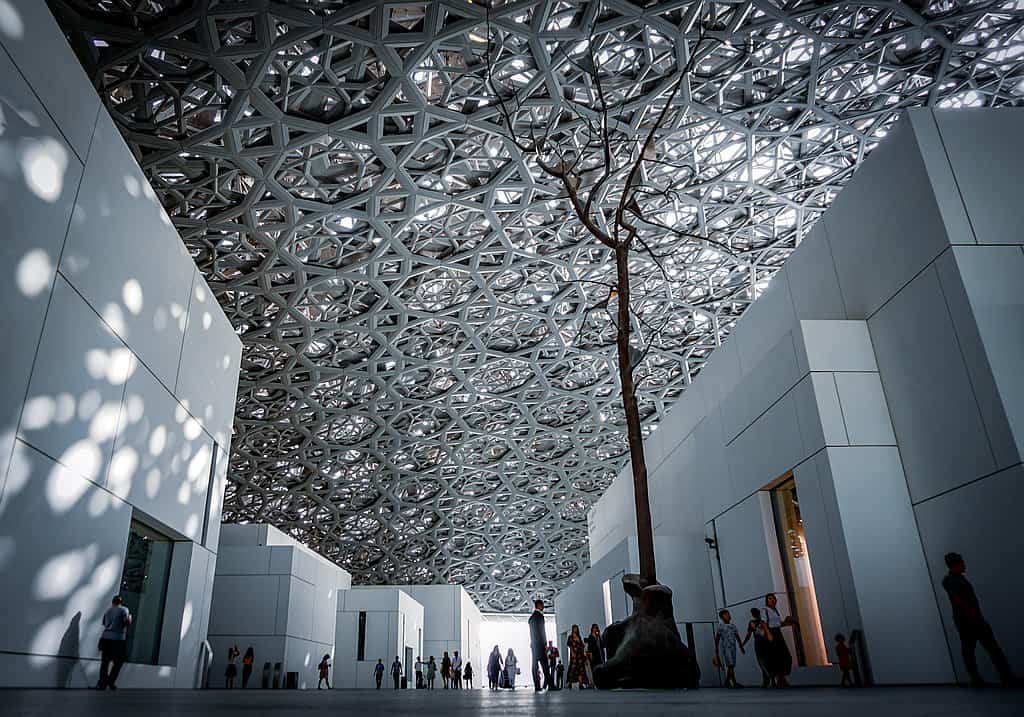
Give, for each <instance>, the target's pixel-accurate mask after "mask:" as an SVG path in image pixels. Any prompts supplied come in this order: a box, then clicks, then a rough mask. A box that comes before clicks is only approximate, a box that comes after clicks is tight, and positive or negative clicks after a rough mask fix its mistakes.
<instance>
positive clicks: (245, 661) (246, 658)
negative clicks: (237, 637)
mask: <svg viewBox="0 0 1024 717" xmlns="http://www.w3.org/2000/svg"><path fill="white" fill-rule="evenodd" d="M254 662H256V651H255V650H253V649H252V645H250V646H249V647H247V648H246V649H245V654H244V655H243V656H242V689H243V690H244V689H245V688H246V687H248V686H249V678H251V677H252V666H253V663H254Z"/></svg>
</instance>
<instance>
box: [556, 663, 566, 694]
mask: <svg viewBox="0 0 1024 717" xmlns="http://www.w3.org/2000/svg"><path fill="white" fill-rule="evenodd" d="M564 686H565V665H564V664H562V661H561V660H559V661H558V664H557V665H555V689H559V690H560V689H562V687H564Z"/></svg>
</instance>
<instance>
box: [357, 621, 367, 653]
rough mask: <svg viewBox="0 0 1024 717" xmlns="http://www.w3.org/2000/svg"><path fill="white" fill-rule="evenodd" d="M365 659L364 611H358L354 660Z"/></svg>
mask: <svg viewBox="0 0 1024 717" xmlns="http://www.w3.org/2000/svg"><path fill="white" fill-rule="evenodd" d="M365 659H366V613H365V612H360V613H359V637H358V642H357V643H356V660H358V661H359V662H362V661H363V660H365Z"/></svg>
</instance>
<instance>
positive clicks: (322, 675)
mask: <svg viewBox="0 0 1024 717" xmlns="http://www.w3.org/2000/svg"><path fill="white" fill-rule="evenodd" d="M316 669H317V671H318V672H319V679H318V680H317V683H316V688H317V689H318V690H319V689H320V684H321V683H324V682H325V683H327V689H331V681H330V680H329V679H328V677H329V675H330V673H331V656H330V655H324V658H323V659H322V660H320V664H319V665H317V666H316Z"/></svg>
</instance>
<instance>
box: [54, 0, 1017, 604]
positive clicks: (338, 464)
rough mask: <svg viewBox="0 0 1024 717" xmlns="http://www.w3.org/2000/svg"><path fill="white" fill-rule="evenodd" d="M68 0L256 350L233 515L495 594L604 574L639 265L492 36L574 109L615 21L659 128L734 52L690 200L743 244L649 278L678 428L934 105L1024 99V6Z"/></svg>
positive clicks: (82, 40)
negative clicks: (848, 194)
mask: <svg viewBox="0 0 1024 717" xmlns="http://www.w3.org/2000/svg"><path fill="white" fill-rule="evenodd" d="M49 2H50V6H51V8H52V9H53V10H54V12H55V14H56V15H57V16H58V19H59V21H60V22H61V23H62V25H63V27H64V28H65V30H66V31H67V33H68V34H69V37H70V38H71V40H72V43H73V45H74V46H75V49H76V51H77V52H78V54H79V56H80V58H81V59H82V62H83V64H84V65H85V67H86V69H87V71H88V72H89V73H90V74H91V75H92V77H93V78H94V80H95V82H96V85H97V87H98V88H99V91H100V93H101V95H102V96H103V98H104V101H105V102H106V105H107V107H108V108H109V110H110V111H111V113H112V114H113V116H114V118H115V120H116V121H117V123H118V125H119V126H120V128H121V130H122V132H123V133H124V136H125V138H126V140H127V142H128V144H129V145H130V147H131V148H132V150H133V151H134V152H135V154H136V156H137V157H138V159H139V161H140V163H141V165H142V167H143V168H144V170H145V171H146V173H147V176H148V177H149V179H150V182H151V183H152V186H153V188H154V189H155V190H156V192H157V194H158V195H159V196H160V198H161V200H162V202H163V205H164V206H165V207H166V209H167V211H168V213H169V214H170V216H171V218H172V219H173V220H174V223H175V225H176V226H177V228H178V230H179V231H180V233H181V236H182V238H183V239H184V241H185V243H186V244H187V245H188V248H189V250H190V251H191V253H192V256H193V257H194V258H195V261H196V263H197V264H198V265H199V267H200V269H201V270H202V271H203V272H204V274H205V275H206V279H207V281H208V282H209V283H210V285H211V286H212V287H213V288H214V290H215V292H216V293H217V296H218V298H219V300H220V303H221V305H222V306H223V307H224V310H225V311H226V312H227V315H228V317H229V318H230V319H231V321H232V323H233V324H234V326H235V327H236V329H237V331H238V333H239V335H240V336H241V338H242V341H243V342H244V355H243V363H242V375H241V379H240V385H239V393H238V406H237V413H236V420H235V436H234V440H233V444H232V455H231V468H230V481H229V487H228V494H227V497H226V503H225V519H226V520H228V521H267V522H271V523H274V524H276V525H277V526H279V527H281V528H283V529H285V530H287V531H288V532H289V533H291V534H292V535H294V536H295V537H297V538H298V539H300V540H302V541H304V542H306V543H308V544H309V545H311V546H313V547H315V548H316V549H317V550H319V551H320V552H322V553H323V554H325V555H327V556H328V557H330V558H332V559H334V560H336V561H337V562H338V563H340V564H341V565H343V566H344V567H345V568H347V569H348V570H350V571H352V573H353V574H354V575H355V576H356V578H357V580H358V581H360V582H364V583H404V582H410V583H431V582H456V583H462V584H464V585H465V586H466V587H467V588H468V589H469V590H470V592H471V593H472V594H473V595H474V597H475V598H476V600H477V601H478V603H479V604H480V606H481V607H482V608H483V609H485V610H516V609H523V608H525V607H526V606H527V605H528V600H529V599H531V598H532V597H533V596H534V595H536V594H540V595H542V596H545V597H550V596H552V595H553V594H554V593H555V592H557V590H558V589H559V588H560V587H562V586H564V585H566V584H567V583H568V582H569V581H571V580H572V579H573V578H574V577H575V576H577V575H579V574H580V573H581V571H582V570H584V569H585V568H586V566H587V544H586V512H587V509H588V508H589V507H590V506H591V505H592V504H593V502H594V501H595V500H596V499H597V498H598V497H599V496H600V495H601V492H602V491H603V490H604V489H605V487H607V486H608V484H609V483H610V482H611V480H612V478H613V477H614V476H615V475H616V474H617V472H618V471H619V469H620V468H621V466H622V465H623V464H624V462H625V455H624V451H625V445H624V438H623V434H624V431H623V426H624V417H623V412H622V408H621V405H620V400H619V398H618V388H617V379H616V378H615V373H614V370H613V369H614V365H613V364H612V363H611V362H612V361H613V360H614V352H613V349H612V346H611V341H612V333H611V326H610V324H609V322H608V319H607V318H602V315H601V312H589V313H588V307H591V306H593V305H594V304H596V303H597V302H599V301H600V300H602V299H604V298H606V297H607V288H605V284H606V283H607V281H608V279H609V278H610V277H611V276H613V275H614V272H613V269H612V267H611V265H610V264H609V262H608V256H607V255H606V252H605V250H604V249H603V248H600V247H598V246H596V245H595V243H594V242H593V241H592V240H590V239H588V238H587V237H586V235H585V234H583V233H582V232H581V230H580V226H579V225H578V223H577V222H576V221H575V220H574V218H573V217H572V216H571V215H570V213H569V212H568V207H567V206H566V205H565V203H564V202H563V201H561V200H559V199H557V197H558V196H559V195H558V192H557V189H556V188H555V187H554V186H553V185H552V184H551V183H550V181H549V180H548V179H547V178H546V177H545V176H543V174H542V173H541V172H540V171H539V170H538V168H537V166H536V164H535V161H534V160H533V159H532V158H527V159H524V158H523V157H522V156H521V155H520V153H519V152H518V151H517V150H516V148H515V146H514V145H513V144H512V143H511V142H509V141H507V139H506V138H505V132H504V131H503V129H502V124H501V116H500V114H499V112H498V111H497V109H496V103H495V98H494V94H493V92H492V90H491V89H490V87H489V85H488V84H487V82H486V81H485V74H486V67H487V63H486V62H485V61H484V58H485V55H486V54H487V52H488V38H490V43H491V45H490V53H491V54H490V58H491V60H492V61H493V67H494V77H495V85H496V86H497V87H499V88H501V89H502V91H503V92H507V91H510V90H511V89H512V88H517V89H518V91H519V93H520V95H521V96H529V97H530V98H531V99H530V106H531V107H533V108H536V109H537V110H538V111H537V113H535V114H534V116H539V117H543V116H545V112H546V110H547V109H550V107H551V106H552V105H553V104H558V105H564V103H565V102H566V100H567V98H573V99H575V100H577V101H587V100H588V99H590V98H592V97H593V87H592V84H593V83H592V82H591V81H590V80H589V78H588V77H587V76H586V75H585V74H584V73H583V72H582V71H581V69H580V65H579V63H578V62H574V59H573V58H576V57H578V56H579V53H580V52H582V51H583V50H584V49H585V48H586V43H587V41H588V38H589V37H590V36H591V34H592V41H593V42H594V43H595V45H594V47H595V50H596V52H595V55H596V56H597V58H598V60H599V64H600V68H601V71H602V72H603V73H605V74H606V75H607V76H608V81H609V82H613V83H618V85H619V86H620V87H622V88H624V89H623V90H622V92H623V102H624V104H623V106H624V108H625V110H624V111H625V115H624V116H625V117H626V119H627V120H629V121H628V122H626V125H627V126H629V127H632V129H633V130H636V129H637V128H638V127H643V126H644V123H645V122H649V121H650V120H649V117H647V116H646V115H644V114H643V112H642V110H643V108H644V107H647V106H653V105H655V104H656V98H658V97H660V96H662V95H663V93H664V92H665V90H666V88H667V87H668V86H669V85H670V84H671V82H672V81H673V79H674V72H675V71H676V68H677V67H678V64H677V58H678V57H683V56H688V53H690V52H693V51H695V50H697V51H700V52H703V53H705V54H704V55H703V56H702V58H701V60H700V62H698V64H697V71H696V73H695V74H694V76H692V77H691V78H690V80H689V81H688V82H687V83H686V84H685V85H684V87H683V90H682V92H681V93H680V95H679V97H678V98H677V105H678V108H677V109H676V110H675V111H674V112H673V113H672V114H671V116H670V121H669V123H668V126H667V127H666V129H665V131H664V132H663V133H662V136H661V137H660V138H659V144H658V146H659V151H661V152H663V153H664V156H665V157H668V158H669V159H671V160H673V162H676V163H681V164H685V165H686V166H687V167H688V170H687V174H688V175H692V179H691V180H690V181H688V182H687V181H686V180H685V179H683V178H681V179H680V185H679V187H678V194H677V196H676V197H675V198H674V199H673V200H672V202H670V203H669V204H668V205H663V206H661V207H660V208H659V210H658V211H659V212H660V214H659V217H660V219H661V220H662V221H664V222H666V223H670V224H671V225H673V226H675V227H677V228H681V229H683V230H685V231H687V232H691V233H694V234H699V235H703V236H709V235H713V236H714V237H716V239H717V240H719V241H722V242H725V243H726V244H727V245H728V246H729V247H730V249H731V251H729V252H714V251H709V250H707V247H706V246H704V245H701V244H700V243H696V242H695V243H694V245H693V246H692V247H688V246H683V247H680V249H681V251H680V252H679V253H678V256H680V257H682V258H681V259H680V260H678V261H676V262H675V263H674V264H673V265H672V267H671V268H670V271H669V272H668V274H667V275H662V274H661V273H660V272H659V271H658V270H657V269H656V267H654V266H652V265H650V264H649V263H645V262H642V261H638V262H637V263H636V265H635V270H636V273H637V276H638V278H637V284H638V285H639V287H640V289H639V290H638V291H639V293H641V294H642V295H643V297H644V298H643V299H642V302H641V303H642V305H641V306H640V307H639V309H638V310H639V311H640V313H641V314H644V315H648V316H659V317H666V316H668V317H671V321H670V322H669V324H668V325H667V327H666V330H665V331H664V332H662V333H661V334H660V336H659V338H658V340H657V345H656V346H655V348H654V350H652V351H651V352H650V354H649V355H648V356H647V358H646V360H645V361H644V363H643V364H642V366H641V367H640V368H639V370H638V374H639V376H640V377H641V379H640V384H639V385H640V392H641V396H640V397H641V408H642V411H643V415H644V417H645V424H646V426H647V428H648V430H649V429H650V428H652V427H653V426H654V425H655V424H656V422H657V420H658V419H659V418H660V417H661V416H663V415H664V413H665V412H666V411H667V410H668V408H669V407H670V406H671V405H672V403H673V401H675V400H676V399H677V398H678V397H679V396H680V395H681V394H682V393H683V392H684V391H685V389H686V386H687V384H688V383H689V382H690V380H691V379H692V377H694V376H695V375H696V374H697V373H698V372H699V371H700V369H701V366H702V365H703V363H704V361H705V360H706V359H707V357H708V355H709V354H710V352H711V351H713V350H714V348H715V346H717V345H718V344H719V342H720V341H721V340H722V338H723V337H724V336H725V335H726V334H727V333H728V331H729V329H730V327H731V326H732V325H733V324H734V322H735V320H736V318H737V317H738V316H739V315H740V314H741V313H742V312H743V310H744V308H745V307H746V306H747V305H748V304H749V303H750V301H751V300H753V299H754V298H755V297H756V296H757V295H758V293H759V292H760V291H761V290H762V289H763V287H764V286H765V284H766V283H767V281H768V280H769V279H770V278H771V276H772V274H773V273H774V272H775V271H776V270H777V269H778V268H779V266H781V264H782V262H783V261H784V260H785V258H786V257H787V255H788V254H789V253H790V252H791V251H792V249H793V248H794V247H795V246H796V245H797V243H798V242H799V241H800V240H801V239H802V237H804V236H806V233H807V231H808V228H809V227H810V225H812V224H813V222H814V220H815V219H816V218H817V217H818V216H819V215H820V214H821V212H822V211H823V210H824V209H825V208H826V207H827V206H828V204H829V202H830V201H831V200H832V198H833V197H834V196H835V195H836V193H837V192H838V191H839V189H840V188H841V187H842V185H843V183H844V182H845V181H846V180H847V179H848V178H849V176H850V175H851V173H852V172H853V170H854V169H855V168H856V166H857V164H858V163H859V162H860V161H861V160H862V159H863V157H864V156H865V154H866V153H867V152H868V151H869V150H870V149H871V148H872V147H873V146H874V145H875V143H876V142H877V141H878V140H879V139H880V138H881V137H883V136H884V135H885V132H886V129H887V128H888V127H889V126H890V125H891V124H892V122H893V121H894V120H895V118H896V117H897V116H898V115H899V112H900V110H901V109H903V108H905V107H910V106H920V105H926V104H939V105H949V106H982V105H1006V104H1017V103H1019V102H1020V101H1021V97H1022V96H1024V70H1022V64H1021V63H1022V59H1024V30H1022V27H1024V0H1012V1H1006V2H955V1H953V0H945V1H940V2H931V3H926V2H916V3H900V2H867V1H863V2H805V1H799V0H797V1H793V2H786V3H782V2H773V1H771V0H755V1H737V2H729V1H718V2H706V3H703V4H698V3H694V2H627V1H626V0H606V1H605V2H600V3H598V2H558V1H555V0H529V1H523V2H506V3H501V2H496V3H495V5H496V7H495V8H494V9H492V10H491V11H490V20H489V22H488V21H487V18H486V12H487V11H486V10H485V8H484V7H483V6H482V5H481V4H479V3H470V2H465V1H462V2H458V1H456V0H449V1H442V2H419V3H416V2H411V3H406V2H380V1H364V2H341V1H329V0H324V1H319V2H318V1H315V0H305V1H304V0H279V1H278V2H271V1H269V0H237V1H232V0H223V1H220V2H218V1H217V0H207V1H205V2H204V1H201V0H197V1H196V2H189V1H187V0H49ZM701 27H704V28H707V32H708V37H711V38H714V39H716V40H719V41H721V42H720V43H717V42H716V43H715V44H714V45H713V46H709V45H707V44H706V45H705V47H703V48H696V47H695V46H694V45H695V43H694V40H695V38H696V37H697V35H698V33H699V32H700V28H701ZM552 98H554V99H552ZM528 114H529V113H526V114H523V115H517V117H519V118H520V119H519V120H517V121H526V120H525V119H523V117H526V116H528ZM680 241H683V240H680ZM585 317H586V325H585V326H583V327H582V330H581V325H582V324H583V322H584V318H585Z"/></svg>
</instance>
